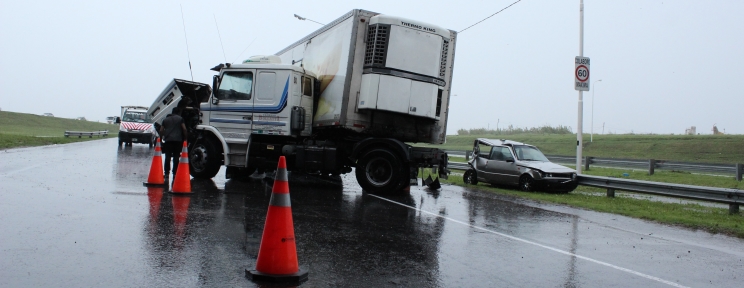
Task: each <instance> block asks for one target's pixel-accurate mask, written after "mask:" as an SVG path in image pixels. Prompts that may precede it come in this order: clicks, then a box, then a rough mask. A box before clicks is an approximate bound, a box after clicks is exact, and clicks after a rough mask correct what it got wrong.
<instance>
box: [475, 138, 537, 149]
mask: <svg viewBox="0 0 744 288" xmlns="http://www.w3.org/2000/svg"><path fill="white" fill-rule="evenodd" d="M477 141H478V142H480V143H483V144H486V145H489V146H502V145H527V146H532V147H535V146H534V145H530V144H527V143H522V142H517V141H512V140H506V139H487V138H478V139H477Z"/></svg>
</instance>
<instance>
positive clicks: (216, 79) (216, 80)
mask: <svg viewBox="0 0 744 288" xmlns="http://www.w3.org/2000/svg"><path fill="white" fill-rule="evenodd" d="M219 83H220V76H219V75H213V76H212V105H217V104H220V99H219V97H217V95H218V94H219V92H220V90H219V89H218V88H217V85H218V84H219Z"/></svg>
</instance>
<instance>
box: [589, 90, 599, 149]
mask: <svg viewBox="0 0 744 288" xmlns="http://www.w3.org/2000/svg"><path fill="white" fill-rule="evenodd" d="M597 82H602V79H599V80H596V81H594V83H592V87H594V85H596V84H595V83H597ZM596 89H597V87H594V89H592V134H591V136H589V142H590V143H591V142H594V91H595V90H596Z"/></svg>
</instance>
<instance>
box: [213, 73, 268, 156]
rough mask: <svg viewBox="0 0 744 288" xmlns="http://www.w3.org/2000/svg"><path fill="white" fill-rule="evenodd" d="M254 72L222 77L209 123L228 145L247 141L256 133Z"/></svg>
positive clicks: (215, 92)
mask: <svg viewBox="0 0 744 288" xmlns="http://www.w3.org/2000/svg"><path fill="white" fill-rule="evenodd" d="M255 74H256V71H255V70H240V71H228V72H225V73H224V74H223V75H222V79H221V80H220V84H219V87H218V89H216V90H215V91H214V96H215V97H216V98H217V99H218V101H212V104H211V109H210V110H211V113H210V114H209V123H210V124H211V125H212V126H213V127H215V128H217V130H220V133H221V134H222V136H223V137H225V140H227V141H228V142H243V141H247V140H248V137H249V136H250V134H251V131H252V130H253V102H254V98H255V97H253V94H254V86H255V85H254V81H253V80H254V76H255Z"/></svg>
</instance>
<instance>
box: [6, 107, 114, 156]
mask: <svg viewBox="0 0 744 288" xmlns="http://www.w3.org/2000/svg"><path fill="white" fill-rule="evenodd" d="M118 129H119V127H118V126H117V125H112V124H107V123H99V122H90V121H83V120H74V119H66V118H57V117H46V116H39V115H33V114H26V113H16V112H8V111H0V149H7V148H14V147H27V146H42V145H50V144H63V143H71V142H80V141H88V140H96V139H100V138H102V137H97V136H94V137H93V138H88V137H82V138H77V137H69V138H66V137H64V135H65V131H66V130H67V131H101V130H108V131H109V136H108V137H117V135H118V134H117V133H118V131H119V130H118Z"/></svg>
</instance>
